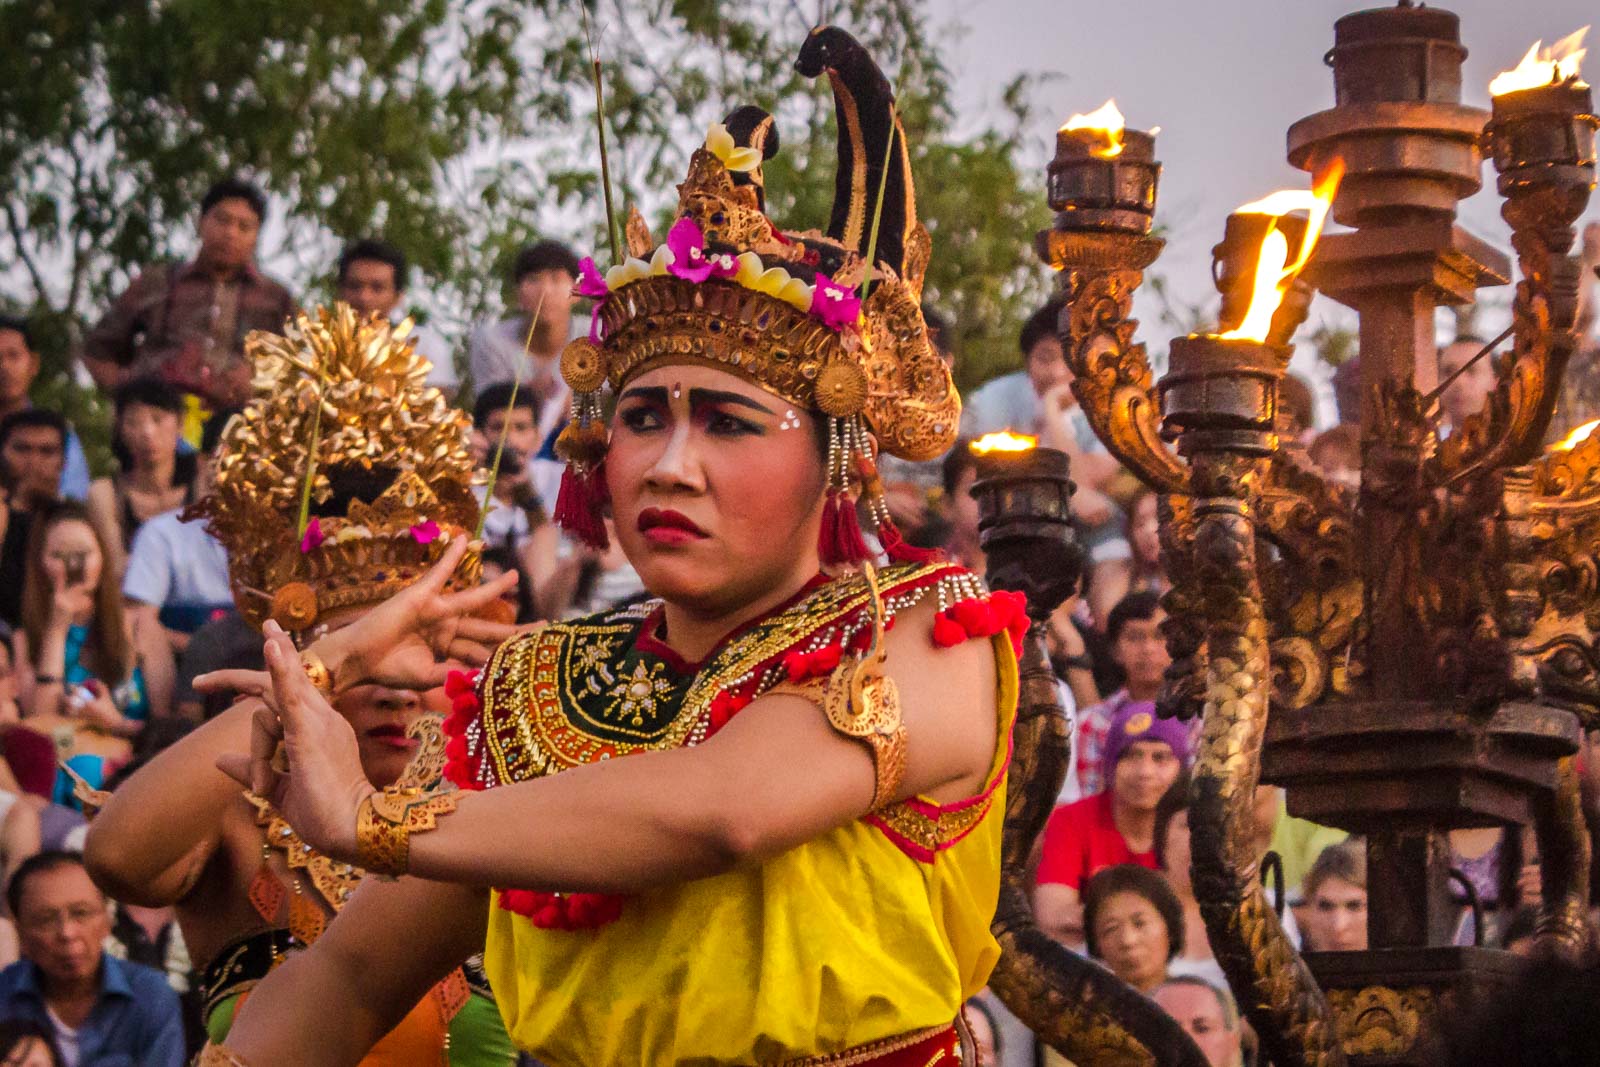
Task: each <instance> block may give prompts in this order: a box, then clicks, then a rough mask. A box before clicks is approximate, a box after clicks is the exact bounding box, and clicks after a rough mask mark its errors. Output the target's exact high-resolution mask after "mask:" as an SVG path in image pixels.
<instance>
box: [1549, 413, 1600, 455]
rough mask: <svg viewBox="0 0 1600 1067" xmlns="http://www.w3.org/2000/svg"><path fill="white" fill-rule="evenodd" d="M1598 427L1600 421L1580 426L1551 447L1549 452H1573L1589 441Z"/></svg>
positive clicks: (1591, 421)
mask: <svg viewBox="0 0 1600 1067" xmlns="http://www.w3.org/2000/svg"><path fill="white" fill-rule="evenodd" d="M1597 426H1600V419H1591V420H1590V421H1589V422H1586V423H1584V424H1583V425H1582V426H1579V427H1578V428H1577V429H1576V430H1573V431H1572V432H1571V433H1569V434H1567V436H1565V437H1563V438H1562V439H1561V440H1559V441H1557V442H1556V443H1555V444H1553V445H1551V446H1550V448H1549V451H1551V452H1571V451H1572V450H1573V449H1574V448H1577V447H1578V446H1579V445H1581V444H1583V443H1584V442H1585V441H1587V440H1588V439H1589V435H1590V434H1592V433H1594V431H1595V427H1597Z"/></svg>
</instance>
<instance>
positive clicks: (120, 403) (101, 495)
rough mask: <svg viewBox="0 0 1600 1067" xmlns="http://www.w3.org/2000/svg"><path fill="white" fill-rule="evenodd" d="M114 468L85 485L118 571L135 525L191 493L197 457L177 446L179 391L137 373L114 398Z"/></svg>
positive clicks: (180, 416) (187, 498) (190, 496)
mask: <svg viewBox="0 0 1600 1067" xmlns="http://www.w3.org/2000/svg"><path fill="white" fill-rule="evenodd" d="M112 405H113V410H114V411H115V417H114V421H113V422H112V442H111V450H112V451H113V452H114V453H115V454H116V457H117V468H118V470H117V473H115V474H113V475H111V476H110V477H109V478H96V479H95V480H94V483H93V484H92V485H90V486H89V516H90V517H91V518H92V519H93V520H94V524H95V529H96V530H98V531H99V532H100V539H101V540H102V541H104V542H105V544H106V546H107V547H108V548H109V549H110V550H111V552H112V560H113V569H115V570H116V571H117V572H118V573H121V571H122V568H123V565H124V562H125V561H126V560H127V556H128V552H127V550H128V546H129V545H130V544H132V543H133V537H134V534H135V533H137V532H138V530H139V527H140V526H142V525H144V524H145V523H146V522H148V521H149V520H150V519H153V518H155V517H156V516H157V515H160V514H161V513H162V512H166V511H171V510H172V509H174V508H181V507H183V505H185V504H187V503H189V502H190V501H191V500H193V499H194V498H195V475H196V470H197V467H198V463H197V462H196V460H195V456H194V453H193V452H192V451H190V450H188V449H187V448H183V449H180V448H179V440H180V436H181V432H182V429H183V394H182V393H179V392H178V391H177V390H176V389H174V388H173V387H172V386H170V385H167V384H166V383H165V382H162V381H161V380H159V379H157V378H135V379H134V380H132V381H130V382H126V383H124V384H123V385H120V386H118V387H117V391H116V394H115V395H114V397H113V398H112Z"/></svg>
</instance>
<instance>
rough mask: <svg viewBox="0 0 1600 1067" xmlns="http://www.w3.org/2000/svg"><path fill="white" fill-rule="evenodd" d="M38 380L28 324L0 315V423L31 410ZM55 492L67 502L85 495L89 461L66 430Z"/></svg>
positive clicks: (36, 363) (70, 433) (36, 352)
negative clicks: (35, 382)
mask: <svg viewBox="0 0 1600 1067" xmlns="http://www.w3.org/2000/svg"><path fill="white" fill-rule="evenodd" d="M38 377H39V351H38V349H37V348H35V347H34V340H33V331H32V330H31V329H29V327H28V320H27V319H24V318H19V317H18V316H16V315H0V419H4V418H5V417H6V416H7V415H12V414H15V413H16V412H19V411H28V410H30V409H31V408H32V407H33V398H32V395H31V390H32V389H33V383H34V380H35V379H37V378H38ZM57 491H58V492H59V493H60V495H61V496H63V497H65V498H66V499H68V500H83V499H84V498H85V497H87V496H88V495H89V460H88V458H87V457H86V456H85V455H84V454H83V442H82V441H80V440H78V435H77V434H76V433H74V432H73V431H72V429H71V428H70V427H69V428H68V429H67V453H66V460H65V465H64V466H63V467H62V468H61V481H60V483H59V485H58V490H57Z"/></svg>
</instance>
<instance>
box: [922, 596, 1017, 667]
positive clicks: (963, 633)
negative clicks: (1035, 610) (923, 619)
mask: <svg viewBox="0 0 1600 1067" xmlns="http://www.w3.org/2000/svg"><path fill="white" fill-rule="evenodd" d="M1028 625H1029V620H1028V598H1027V597H1026V596H1024V595H1023V594H1022V593H1015V592H1011V591H1010V590H1006V589H996V590H995V591H994V592H992V593H990V594H989V595H988V596H986V597H971V598H968V599H967V600H958V601H956V603H954V604H951V605H950V606H949V607H948V608H945V609H944V610H943V611H941V612H939V613H938V614H937V615H935V616H934V617H933V643H934V644H936V645H938V646H939V647H940V648H950V647H951V646H953V645H959V644H960V643H961V642H963V641H967V640H970V639H971V638H974V637H993V636H994V635H995V634H997V633H1000V632H1001V631H1002V630H1004V631H1005V632H1006V633H1007V634H1008V635H1009V636H1010V638H1011V650H1012V651H1013V652H1015V653H1016V654H1017V658H1018V659H1020V658H1022V639H1023V638H1024V637H1026V636H1027V633H1028Z"/></svg>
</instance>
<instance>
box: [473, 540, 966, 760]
mask: <svg viewBox="0 0 1600 1067" xmlns="http://www.w3.org/2000/svg"><path fill="white" fill-rule="evenodd" d="M882 578H883V582H882V587H883V594H884V595H883V600H884V608H885V612H886V614H887V616H888V619H889V621H891V622H892V620H893V617H894V614H895V613H896V612H899V611H904V610H905V609H906V608H908V607H910V606H911V605H914V604H916V603H917V602H919V601H920V600H922V599H923V598H924V597H925V596H928V595H929V594H933V595H935V596H937V597H938V599H939V602H940V607H941V608H942V607H944V606H945V605H946V604H947V603H954V602H957V601H961V600H964V599H967V598H970V597H973V596H979V595H982V587H981V585H980V584H979V583H978V581H977V579H976V578H975V577H974V576H973V575H971V574H970V572H967V571H965V570H963V569H961V568H959V567H955V566H952V565H949V564H934V565H916V566H901V567H894V568H889V569H887V570H885V571H884V572H882ZM870 596H871V594H870V592H869V590H868V588H867V585H866V582H865V581H863V580H861V579H860V578H859V577H853V576H849V577H842V578H837V579H834V580H831V581H826V582H823V583H822V584H820V585H818V586H817V587H816V588H815V589H813V590H812V591H811V592H809V593H808V594H807V595H805V596H804V597H803V599H801V600H799V601H798V602H797V603H795V604H793V605H791V606H790V607H788V608H786V609H783V610H781V611H779V612H776V613H774V614H773V615H771V616H768V617H767V618H764V619H762V620H760V621H758V622H756V623H754V624H752V625H749V626H747V627H745V628H743V629H742V630H740V631H738V632H736V633H735V634H734V635H733V636H732V637H730V638H729V639H728V640H727V641H725V642H724V643H723V644H722V645H721V646H720V647H719V648H718V649H717V651H716V652H714V653H713V654H712V656H711V657H710V659H709V660H707V661H706V662H705V663H703V664H701V665H699V666H698V667H694V666H689V665H685V664H683V663H681V662H675V657H673V656H672V654H671V652H670V651H669V650H667V649H665V648H664V647H663V646H661V645H660V643H659V642H656V641H654V640H652V639H651V638H650V637H649V636H641V631H643V630H645V629H646V628H653V627H654V626H655V625H656V618H657V614H656V605H655V604H649V603H647V604H642V605H636V606H634V607H631V608H627V609H623V610H620V611H617V612H613V613H610V614H604V615H599V616H592V617H590V618H588V619H582V620H577V621H574V622H568V623H560V624H556V625H552V626H548V627H546V628H544V629H542V630H539V631H536V632H534V633H531V634H528V635H525V636H524V637H522V638H519V639H517V640H514V641H510V642H507V643H506V644H504V645H502V646H501V648H500V649H499V650H498V651H497V652H496V653H495V655H494V657H493V658H492V659H491V660H490V662H489V663H488V665H487V666H486V667H485V668H484V673H483V675H482V677H481V678H480V681H479V685H478V694H479V699H480V700H481V713H480V714H479V715H477V716H475V717H474V718H473V719H472V720H471V721H469V722H466V723H463V724H462V725H463V726H464V727H465V731H464V737H463V740H464V742H465V752H464V753H463V755H465V756H466V757H467V759H468V762H469V763H470V764H471V765H472V770H473V778H474V779H475V781H473V783H472V784H473V785H475V786H478V787H488V786H494V785H499V784H503V783H506V782H514V781H521V780H525V779H528V778H535V777H540V776H543V775H546V774H553V773H556V772H558V771H561V770H565V769H566V768H568V767H574V766H578V765H580V764H585V763H592V762H595V761H597V760H605V759H612V758H615V757H618V756H626V755H630V754H632V753H634V752H640V751H647V750H652V749H668V748H676V747H680V746H683V745H693V744H698V743H700V742H702V741H704V740H705V739H706V738H707V737H709V736H710V735H711V734H712V733H715V732H716V730H717V729H718V728H719V727H720V726H721V725H722V724H723V723H724V722H726V721H727V719H728V718H729V717H731V716H732V714H734V713H735V712H737V711H738V710H739V709H740V708H742V707H743V706H744V705H746V704H748V703H749V702H750V701H751V700H753V699H755V698H756V697H758V696H760V695H761V694H763V693H766V692H768V691H770V690H771V689H772V688H773V687H774V686H776V685H778V684H780V683H783V682H785V681H790V680H795V679H796V678H797V677H798V676H799V675H801V674H804V673H805V671H806V670H807V668H808V664H809V661H808V660H807V657H827V656H829V655H832V656H833V657H834V658H833V662H835V663H836V662H837V656H838V654H839V650H852V651H854V650H857V649H859V648H861V647H864V646H865V643H866V641H867V640H868V639H869V638H870V633H871V619H870V611H869V610H868V604H869V600H870Z"/></svg>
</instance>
